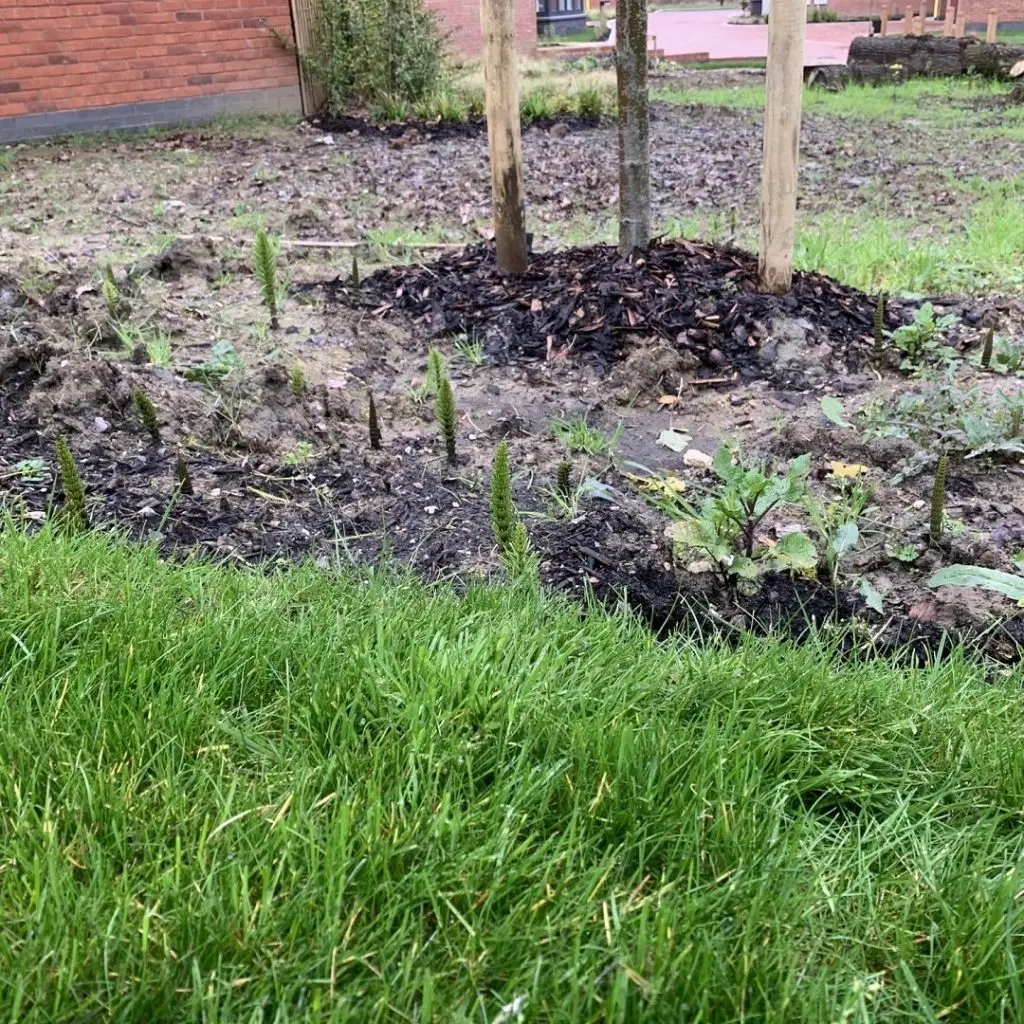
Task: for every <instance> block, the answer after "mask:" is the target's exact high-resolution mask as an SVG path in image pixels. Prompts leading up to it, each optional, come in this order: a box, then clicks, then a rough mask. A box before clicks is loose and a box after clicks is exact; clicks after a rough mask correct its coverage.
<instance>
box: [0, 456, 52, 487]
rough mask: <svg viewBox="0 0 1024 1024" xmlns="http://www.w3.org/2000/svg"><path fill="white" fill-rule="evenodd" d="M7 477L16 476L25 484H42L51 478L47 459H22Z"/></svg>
mask: <svg viewBox="0 0 1024 1024" xmlns="http://www.w3.org/2000/svg"><path fill="white" fill-rule="evenodd" d="M4 475H5V476H16V477H17V478H18V479H19V480H20V481H21V482H22V483H23V484H42V483H45V482H46V480H47V479H48V477H49V475H50V474H49V470H48V469H47V468H46V460H45V459H22V460H21V461H20V462H16V463H15V464H14V466H13V467H12V472H11V473H7V474H4Z"/></svg>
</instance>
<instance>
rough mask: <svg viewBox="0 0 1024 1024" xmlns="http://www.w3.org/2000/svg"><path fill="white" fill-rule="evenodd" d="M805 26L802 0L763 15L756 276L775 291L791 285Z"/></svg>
mask: <svg viewBox="0 0 1024 1024" xmlns="http://www.w3.org/2000/svg"><path fill="white" fill-rule="evenodd" d="M806 25H807V8H806V4H805V0H773V2H772V13H771V17H770V18H769V19H768V64H767V70H766V77H765V92H766V101H765V110H764V166H763V171H762V178H761V255H760V258H759V261H758V278H759V282H760V286H761V289H762V291H766V292H773V293H774V294H776V295H781V294H782V293H784V292H788V291H789V290H790V288H791V287H792V285H793V249H794V246H795V236H796V182H797V166H798V162H799V154H800V107H801V104H802V103H803V83H804V33H805V31H806Z"/></svg>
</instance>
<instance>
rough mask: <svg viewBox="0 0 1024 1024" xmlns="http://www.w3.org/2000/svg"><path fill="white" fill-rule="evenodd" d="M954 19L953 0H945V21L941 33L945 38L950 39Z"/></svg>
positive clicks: (954, 8)
mask: <svg viewBox="0 0 1024 1024" xmlns="http://www.w3.org/2000/svg"><path fill="white" fill-rule="evenodd" d="M955 19H956V7H954V6H953V0H946V21H945V23H944V24H943V26H942V34H943V36H944V37H945V38H946V39H951V38H952V36H953V25H954V22H955Z"/></svg>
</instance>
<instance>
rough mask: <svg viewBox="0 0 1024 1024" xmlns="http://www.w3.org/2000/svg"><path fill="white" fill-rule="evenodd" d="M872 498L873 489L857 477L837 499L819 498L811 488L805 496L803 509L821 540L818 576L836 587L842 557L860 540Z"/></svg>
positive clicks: (851, 550) (849, 552) (845, 487)
mask: <svg viewBox="0 0 1024 1024" xmlns="http://www.w3.org/2000/svg"><path fill="white" fill-rule="evenodd" d="M870 497H871V492H870V490H869V489H868V488H867V487H866V486H865V485H864V484H863V483H861V482H860V481H857V480H854V481H852V482H847V483H846V486H844V488H843V490H842V494H841V496H840V497H839V498H838V499H837V500H836V501H832V502H821V501H818V500H817V499H816V498H815V497H814V496H813V495H812V494H811V493H810V491H808V492H807V494H806V495H805V497H804V509H805V510H806V512H807V517H808V518H809V519H810V521H811V524H812V526H813V527H814V533H815V534H816V535H817V539H818V541H819V543H820V548H819V550H820V561H819V564H818V576H819V578H820V579H821V580H822V581H823V582H827V583H828V584H830V585H831V586H833V587H834V586H836V585H837V584H838V582H839V570H840V567H841V565H842V562H843V560H844V559H845V558H846V556H847V555H849V554H851V553H852V552H853V550H854V549H855V548H856V547H857V545H858V544H859V543H860V525H859V520H860V518H861V516H862V515H863V514H864V511H865V509H866V508H867V504H868V500H869V499H870Z"/></svg>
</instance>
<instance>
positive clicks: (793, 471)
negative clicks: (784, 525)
mask: <svg viewBox="0 0 1024 1024" xmlns="http://www.w3.org/2000/svg"><path fill="white" fill-rule="evenodd" d="M714 470H715V475H716V476H717V477H718V479H719V485H718V487H717V488H716V489H715V490H714V491H713V492H712V493H710V494H709V495H708V496H707V497H706V498H705V499H704V501H703V502H702V503H701V506H700V508H699V509H695V508H693V507H692V506H690V505H688V504H685V503H683V502H682V501H681V500H679V501H678V503H677V508H678V509H679V510H680V511H681V513H682V514H681V518H680V521H679V522H677V523H674V524H673V526H672V529H671V532H672V537H673V540H674V541H675V543H676V545H677V546H678V547H679V548H681V549H683V550H684V551H686V550H691V551H697V552H701V553H703V554H704V555H706V556H708V557H709V558H710V560H711V562H712V564H713V565H714V566H715V568H716V570H717V571H718V572H719V573H720V575H721V577H722V579H723V581H724V582H725V583H727V584H733V583H735V582H738V581H739V580H756V579H757V578H758V576H760V575H761V573H762V572H764V571H765V570H767V569H787V570H799V571H809V570H811V569H814V568H816V567H817V565H818V553H817V551H816V550H815V547H814V544H813V543H812V542H811V540H810V538H809V537H807V536H806V534H804V533H801V532H800V531H793V532H790V533H787V534H786V536H785V537H784V538H783V539H782V540H781V541H780V542H779V543H778V544H775V545H768V544H764V543H761V542H759V540H758V537H757V530H758V527H760V525H761V524H762V523H763V522H764V519H765V517H766V516H767V515H768V514H769V513H770V512H771V511H772V510H773V509H775V508H777V507H779V506H782V505H798V504H801V503H803V502H804V501H805V500H806V495H807V477H808V474H809V473H810V470H811V457H810V456H809V455H801V456H800V458H798V459H794V460H793V461H792V462H791V463H790V464H789V466H788V467H787V469H786V471H785V473H780V474H772V473H771V472H770V471H769V470H768V469H766V468H764V467H761V466H751V465H745V464H744V463H743V462H742V461H740V459H739V453H738V451H737V449H736V447H735V446H734V445H724V446H723V447H722V448H720V449H719V450H718V452H717V453H716V455H715V461H714Z"/></svg>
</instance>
